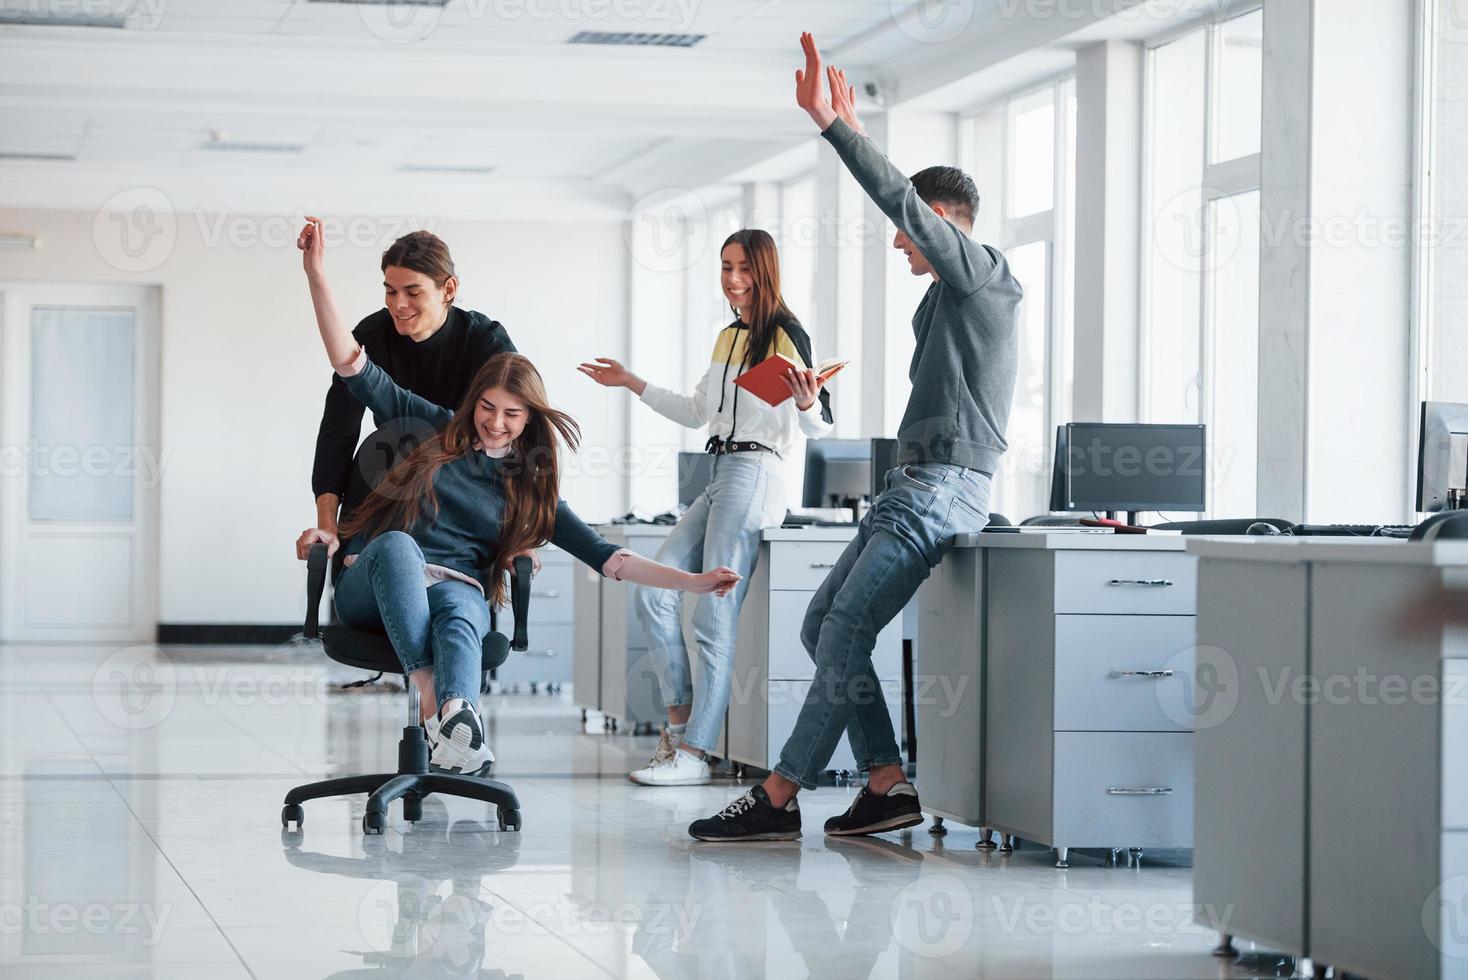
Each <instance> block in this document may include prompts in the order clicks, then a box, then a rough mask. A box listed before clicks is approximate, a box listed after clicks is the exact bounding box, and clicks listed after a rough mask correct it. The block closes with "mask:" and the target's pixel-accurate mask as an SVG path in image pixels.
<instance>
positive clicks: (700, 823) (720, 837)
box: [688, 786, 800, 841]
mask: <svg viewBox="0 0 1468 980" xmlns="http://www.w3.org/2000/svg"><path fill="white" fill-rule="evenodd" d="M688 833H689V834H691V835H692V836H693V837H695V838H697V839H698V840H707V841H735V840H797V839H798V838H799V837H800V803H799V801H797V800H796V798H795V797H793V796H792V797H790V802H789V803H786V804H785V805H784V806H783V807H780V808H778V809H777V808H776V807H775V805H774V804H772V803H771V802H770V796H769V794H768V793H766V792H765V788H764V787H763V786H756V787H755V788H754V789H752V790H750V791H749V792H748V793H745V794H744V795H743V796H741V797H739V799H737V800H735V801H734V802H733V803H730V804H729V805H728V806H726V807H724V809H723V810H722V811H720V812H719V813H718V814H716V815H714V816H712V817H709V818H707V819H706V820H695V821H693V823H691V824H689V825H688Z"/></svg>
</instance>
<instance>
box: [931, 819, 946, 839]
mask: <svg viewBox="0 0 1468 980" xmlns="http://www.w3.org/2000/svg"><path fill="white" fill-rule="evenodd" d="M928 833H930V834H932V835H933V836H934V837H942V836H944V835H945V834H947V833H948V828H947V827H945V826H943V818H942V817H934V818H933V822H932V823H931V824H929V825H928Z"/></svg>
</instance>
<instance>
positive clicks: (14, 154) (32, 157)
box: [0, 150, 76, 163]
mask: <svg viewBox="0 0 1468 980" xmlns="http://www.w3.org/2000/svg"><path fill="white" fill-rule="evenodd" d="M75 159H76V154H75V153H21V152H18V151H5V150H0V160H21V161H25V162H29V163H34V162H37V161H43V162H47V163H49V162H52V161H55V160H75Z"/></svg>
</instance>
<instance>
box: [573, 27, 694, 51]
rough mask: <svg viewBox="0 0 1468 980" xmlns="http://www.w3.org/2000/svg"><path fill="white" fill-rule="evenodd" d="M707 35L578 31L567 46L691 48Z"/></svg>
mask: <svg viewBox="0 0 1468 980" xmlns="http://www.w3.org/2000/svg"><path fill="white" fill-rule="evenodd" d="M706 37H708V35H707V34H646V33H641V32H638V31H577V32H576V33H575V34H572V35H571V37H570V39H568V40H567V41H566V43H567V44H609V45H616V46H619V47H633V48H691V47H693V46H694V45H695V44H697V43H698V42H699V41H702V40H703V39H704V38H706Z"/></svg>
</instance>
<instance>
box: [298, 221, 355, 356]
mask: <svg viewBox="0 0 1468 980" xmlns="http://www.w3.org/2000/svg"><path fill="white" fill-rule="evenodd" d="M296 248H299V249H300V250H301V264H302V265H303V266H304V267H305V269H306V283H307V285H309V286H310V287H311V305H312V306H313V307H315V309H316V328H317V330H319V331H320V332H321V343H322V345H323V346H324V347H325V348H326V359H327V360H328V361H330V362H331V366H332V367H334V368H335V367H340V366H341V365H343V364H346V363H347V362H348V361H350V360H351V359H352V358H353V357H354V356H355V355H356V353H357V341H356V339H355V338H354V337H353V336H352V332H351V331H350V330H348V329H347V325H346V324H345V323H343V322H342V318H341V313H340V311H338V310H337V308H336V300H335V299H333V298H332V295H331V287H330V286H328V285H327V282H326V270H325V256H326V240H325V236H324V235H323V233H322V228H321V219H320V218H311V217H308V218H306V227H304V228H302V229H301V234H300V235H299V236H298V237H297V238H296Z"/></svg>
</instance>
